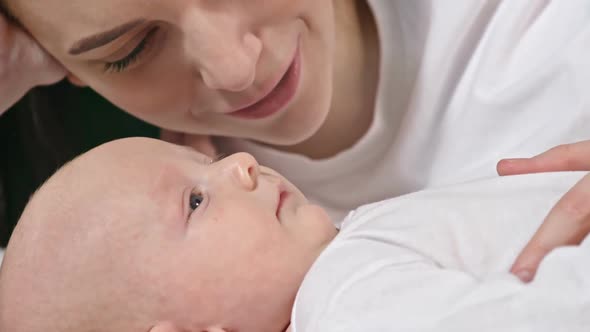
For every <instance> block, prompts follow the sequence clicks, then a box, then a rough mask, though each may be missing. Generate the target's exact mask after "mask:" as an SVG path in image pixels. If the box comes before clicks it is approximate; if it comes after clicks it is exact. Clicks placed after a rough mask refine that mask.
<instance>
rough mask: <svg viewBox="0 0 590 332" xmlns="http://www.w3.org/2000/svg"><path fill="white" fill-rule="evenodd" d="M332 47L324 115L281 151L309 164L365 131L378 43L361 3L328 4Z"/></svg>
mask: <svg viewBox="0 0 590 332" xmlns="http://www.w3.org/2000/svg"><path fill="white" fill-rule="evenodd" d="M334 11H335V24H336V46H335V51H334V74H333V84H334V86H333V94H332V102H331V106H330V113H329V114H328V117H327V119H326V121H325V122H324V124H323V125H322V127H321V128H320V129H319V130H318V132H316V133H315V134H314V135H313V136H312V137H311V138H309V139H308V140H306V141H304V142H302V143H300V144H297V145H294V146H289V147H281V149H282V150H285V151H289V152H294V153H299V154H303V155H306V156H308V157H310V158H313V159H323V158H329V157H331V156H334V155H336V154H337V153H339V152H341V151H343V150H345V149H348V148H350V147H352V146H353V145H354V144H355V143H356V142H358V140H359V139H361V138H362V137H363V135H364V134H365V133H366V132H367V130H368V129H369V127H370V126H371V123H372V120H373V113H374V109H375V106H374V105H375V95H376V91H377V81H378V77H379V38H378V33H377V27H376V24H375V20H374V17H373V14H372V12H371V10H370V8H369V7H368V4H367V3H366V0H334Z"/></svg>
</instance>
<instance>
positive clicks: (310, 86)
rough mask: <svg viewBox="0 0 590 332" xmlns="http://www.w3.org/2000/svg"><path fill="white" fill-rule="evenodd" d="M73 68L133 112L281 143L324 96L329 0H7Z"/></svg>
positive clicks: (318, 110) (329, 56)
mask: <svg viewBox="0 0 590 332" xmlns="http://www.w3.org/2000/svg"><path fill="white" fill-rule="evenodd" d="M8 5H9V6H8V7H9V8H10V9H11V10H12V11H13V13H14V14H15V16H16V17H17V18H18V19H19V20H20V21H21V22H22V24H23V25H24V26H25V27H26V28H27V29H28V30H29V31H30V33H31V34H32V35H33V36H34V37H35V38H36V39H37V40H38V41H39V42H40V43H41V44H42V45H43V46H44V47H45V48H46V49H47V50H48V51H49V52H50V53H51V54H53V56H54V57H56V58H57V59H58V60H59V61H60V62H62V63H63V64H64V65H65V66H66V68H67V69H68V70H69V71H70V72H71V78H72V79H74V80H79V81H81V82H83V83H84V84H87V85H88V86H90V87H92V88H93V89H95V90H96V91H97V92H98V93H100V94H102V95H103V96H105V97H106V98H107V99H109V100H110V101H112V102H113V103H115V104H116V105H117V106H119V107H121V108H123V109H125V110H127V111H128V112H130V113H132V114H134V115H136V116H137V117H139V118H141V119H143V120H145V121H148V122H150V123H153V124H155V125H158V126H161V127H164V128H167V129H172V130H177V131H183V132H189V133H198V134H213V135H219V136H236V137H244V138H250V139H255V140H259V141H262V142H266V143H270V144H277V145H290V144H295V143H299V142H301V141H303V140H305V139H306V138H309V137H310V136H311V135H312V134H313V133H315V132H316V131H317V130H318V129H319V127H320V126H321V125H322V123H323V122H324V120H325V118H326V116H327V113H328V110H329V105H330V99H331V89H332V61H333V48H334V45H333V43H334V18H333V7H332V0H298V1H293V0H151V1H146V0H101V1H93V0H44V1H38V0H8Z"/></svg>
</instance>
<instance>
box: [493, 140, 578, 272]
mask: <svg viewBox="0 0 590 332" xmlns="http://www.w3.org/2000/svg"><path fill="white" fill-rule="evenodd" d="M560 171H590V141H583V142H578V143H574V144H567V145H561V146H558V147H556V148H553V149H551V150H549V151H547V152H545V153H542V154H540V155H538V156H536V157H533V158H527V159H505V160H502V161H500V162H499V163H498V174H500V175H502V176H504V175H516V174H527V173H541V172H560ZM589 233H590V174H589V175H586V176H585V177H584V178H582V180H580V182H578V183H577V184H576V185H575V186H574V187H573V188H572V189H571V190H570V191H569V192H568V193H567V194H565V196H563V197H562V198H561V199H560V200H559V202H557V204H556V205H555V206H554V207H553V209H552V210H551V212H550V213H549V215H548V216H547V218H546V219H545V222H544V223H543V225H542V226H541V228H539V230H538V231H537V233H535V235H534V236H533V238H532V239H531V240H530V242H529V243H528V244H527V246H526V247H525V248H524V250H523V251H522V252H521V253H520V255H519V256H518V258H517V259H516V262H515V263H514V265H513V266H512V269H511V272H512V273H514V274H515V275H517V276H518V277H519V278H520V279H521V280H522V281H524V282H529V281H531V280H532V279H533V278H534V276H535V273H536V271H537V268H538V267H539V264H540V263H541V261H542V260H543V258H544V257H545V256H546V255H547V254H548V253H549V252H550V251H552V250H553V249H555V248H557V247H560V246H567V245H578V244H580V243H581V242H582V241H583V240H584V238H586V236H587V235H588V234H589Z"/></svg>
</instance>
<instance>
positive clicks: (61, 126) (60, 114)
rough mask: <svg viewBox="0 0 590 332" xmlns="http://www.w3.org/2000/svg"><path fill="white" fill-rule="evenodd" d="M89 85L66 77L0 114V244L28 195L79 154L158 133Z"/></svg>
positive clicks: (26, 97)
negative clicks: (72, 82)
mask: <svg viewBox="0 0 590 332" xmlns="http://www.w3.org/2000/svg"><path fill="white" fill-rule="evenodd" d="M158 134H159V131H158V129H157V128H155V127H153V126H151V125H148V124H146V123H144V122H141V121H140V120H137V119H135V118H132V117H131V116H129V115H127V114H125V113H123V112H122V111H121V110H119V109H118V108H116V107H115V106H113V105H112V104H110V103H109V102H108V101H106V100H104V99H103V98H102V97H100V96H98V95H97V94H96V93H94V92H93V91H92V90H90V89H82V88H77V87H73V86H71V85H70V84H69V83H67V82H66V81H64V82H62V83H59V84H57V85H55V86H51V87H40V88H36V89H35V90H33V91H31V92H30V93H29V94H28V95H27V96H25V97H24V98H23V99H22V100H21V101H20V102H19V103H17V104H16V105H15V106H14V107H12V108H11V109H10V110H9V111H7V112H6V113H5V114H4V115H2V116H0V151H1V154H0V160H1V161H0V247H6V244H7V243H8V239H9V237H10V234H11V233H12V230H13V228H14V226H15V225H16V222H17V220H18V218H19V216H20V214H21V213H22V210H23V208H24V206H25V204H26V203H27V201H28V199H29V197H30V196H31V195H32V194H33V193H34V192H35V190H36V189H37V188H38V187H39V186H40V185H41V184H42V183H43V182H44V181H45V180H46V179H47V178H48V177H50V176H51V175H52V174H53V173H54V172H55V171H56V170H57V169H58V168H59V167H60V166H62V165H63V164H64V163H66V162H67V161H69V160H71V159H72V158H74V157H75V156H77V155H79V154H81V153H83V152H85V151H87V150H89V149H92V148H93V147H95V146H97V145H100V144H101V143H104V142H107V141H110V140H113V139H117V138H123V137H130V136H146V137H157V136H158Z"/></svg>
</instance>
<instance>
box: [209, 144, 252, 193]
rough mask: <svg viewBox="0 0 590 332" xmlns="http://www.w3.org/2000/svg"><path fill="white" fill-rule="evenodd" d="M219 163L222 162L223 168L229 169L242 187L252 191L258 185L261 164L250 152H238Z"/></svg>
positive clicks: (232, 176) (234, 179)
mask: <svg viewBox="0 0 590 332" xmlns="http://www.w3.org/2000/svg"><path fill="white" fill-rule="evenodd" d="M218 163H220V164H222V168H223V169H225V170H228V171H229V173H230V175H231V178H232V179H233V181H235V183H236V184H237V185H238V186H239V187H240V188H242V189H244V190H247V191H252V190H254V189H256V187H257V186H258V175H259V174H260V170H259V169H260V165H258V162H257V161H256V159H255V158H254V157H252V156H251V155H250V154H248V153H236V154H233V155H231V156H229V157H226V158H224V159H223V160H221V161H219V162H218ZM225 176H227V175H225Z"/></svg>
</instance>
